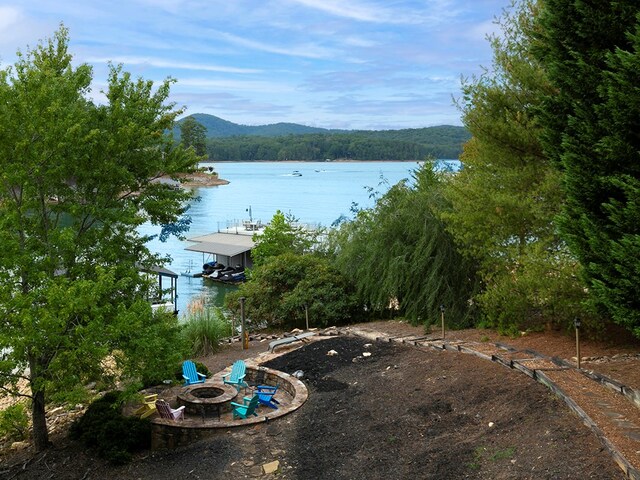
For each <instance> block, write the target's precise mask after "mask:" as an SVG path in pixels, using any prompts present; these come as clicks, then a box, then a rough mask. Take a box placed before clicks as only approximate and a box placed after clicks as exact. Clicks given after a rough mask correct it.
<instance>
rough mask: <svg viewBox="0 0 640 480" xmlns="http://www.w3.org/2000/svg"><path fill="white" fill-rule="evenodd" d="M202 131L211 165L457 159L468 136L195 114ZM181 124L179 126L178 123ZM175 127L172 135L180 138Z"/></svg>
mask: <svg viewBox="0 0 640 480" xmlns="http://www.w3.org/2000/svg"><path fill="white" fill-rule="evenodd" d="M188 119H195V120H196V121H197V122H198V123H199V124H201V125H202V126H203V127H204V128H205V129H206V136H207V153H208V156H209V159H210V160H215V161H256V160H263V161H266V160H272V161H273V160H309V161H312V160H326V159H330V160H337V159H349V160H422V159H424V158H425V157H426V156H428V155H431V156H434V157H436V158H458V156H459V155H460V153H461V152H462V145H463V144H464V143H465V142H466V141H467V140H469V138H470V134H469V132H468V131H467V129H466V128H464V127H457V126H451V125H442V126H437V127H427V128H411V129H403V130H328V129H324V128H315V127H307V126H305V125H299V124H296V123H275V124H270V125H258V126H247V125H238V124H236V123H233V122H229V121H227V120H223V119H221V118H218V117H216V116H213V115H207V114H202V113H196V114H193V115H191V116H189V117H186V118H184V119H182V120H181V122H184V121H187V120H188ZM179 125H181V123H180V122H179ZM179 133H180V130H179V127H178V129H177V130H176V132H175V136H176V137H179Z"/></svg>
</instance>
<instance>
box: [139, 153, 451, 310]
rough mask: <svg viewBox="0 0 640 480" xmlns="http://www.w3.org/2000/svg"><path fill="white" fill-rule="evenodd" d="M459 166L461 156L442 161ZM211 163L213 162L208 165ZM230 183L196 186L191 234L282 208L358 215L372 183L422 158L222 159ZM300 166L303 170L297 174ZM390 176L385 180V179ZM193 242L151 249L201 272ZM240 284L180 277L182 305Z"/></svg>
mask: <svg viewBox="0 0 640 480" xmlns="http://www.w3.org/2000/svg"><path fill="white" fill-rule="evenodd" d="M439 162H440V165H441V166H443V165H453V166H454V168H456V167H457V165H458V164H457V161H439ZM205 165H210V164H205ZM212 165H213V166H214V168H215V170H216V171H217V172H218V174H219V176H220V178H222V179H225V180H228V181H229V182H230V183H229V184H228V185H221V186H218V187H207V188H198V189H195V193H196V195H197V196H198V197H199V198H200V200H199V201H193V202H191V208H190V210H189V214H190V216H191V219H192V223H191V228H190V230H189V232H187V234H186V237H187V238H190V237H195V236H197V235H204V234H206V233H211V232H215V231H217V230H218V229H223V228H226V226H227V225H228V224H230V223H233V222H239V221H241V220H243V219H249V211H248V210H249V208H251V216H252V218H253V220H254V221H255V220H261V221H262V223H268V222H269V221H270V220H271V218H272V217H273V215H274V214H275V213H276V211H277V210H281V211H282V212H284V213H291V214H292V215H294V216H295V217H296V218H297V219H298V220H299V221H300V222H302V223H309V224H320V225H322V226H330V225H331V224H332V223H333V222H334V221H335V220H337V219H338V218H340V216H342V215H344V216H346V217H349V218H352V214H351V211H350V208H351V206H352V204H353V203H356V204H358V206H359V207H362V208H366V207H371V206H373V204H374V200H373V198H370V192H369V190H368V189H367V187H371V188H373V189H374V190H375V191H377V192H379V193H380V194H382V193H385V192H386V191H387V190H388V189H389V187H390V186H391V185H394V184H396V183H397V182H399V181H400V180H402V179H405V178H406V179H409V178H410V177H411V170H414V169H415V168H416V167H417V166H418V165H417V163H416V162H344V163H343V162H260V163H247V162H220V163H215V164H212ZM294 171H298V172H299V173H300V174H301V175H300V176H296V175H294V174H293V172H294ZM383 179H384V182H385V183H384V184H381V181H382V180H383ZM141 232H142V233H144V234H157V233H159V228H157V227H152V226H150V225H146V226H143V227H142V228H141ZM191 244H192V243H191V242H188V241H181V240H178V239H176V238H170V239H169V240H168V241H167V242H164V243H162V242H160V241H158V240H152V241H151V242H150V244H149V246H150V248H151V249H152V250H153V251H155V252H157V253H161V254H167V255H169V256H171V262H170V263H169V264H167V265H166V266H167V268H169V269H170V270H173V271H174V272H176V273H182V272H187V271H192V272H199V271H200V270H201V267H202V263H203V261H202V259H203V258H202V254H200V253H196V252H189V251H186V250H185V247H187V246H188V245H191ZM233 288H236V287H233V286H225V285H219V284H213V285H210V282H206V283H205V281H204V280H203V279H202V278H190V277H186V276H180V278H179V279H178V309H179V311H180V312H185V311H186V306H187V305H188V303H189V301H190V300H191V299H192V298H194V297H196V296H200V295H202V296H205V298H206V302H207V303H208V304H212V305H221V304H222V301H223V298H224V294H225V293H226V292H228V291H229V290H230V289H233Z"/></svg>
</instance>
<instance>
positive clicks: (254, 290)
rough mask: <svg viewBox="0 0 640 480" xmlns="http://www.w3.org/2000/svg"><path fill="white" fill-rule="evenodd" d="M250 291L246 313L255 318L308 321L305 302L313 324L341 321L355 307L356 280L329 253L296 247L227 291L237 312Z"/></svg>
mask: <svg viewBox="0 0 640 480" xmlns="http://www.w3.org/2000/svg"><path fill="white" fill-rule="evenodd" d="M240 297H245V298H246V301H245V307H246V312H247V316H248V317H249V318H250V319H251V320H252V321H253V322H254V323H256V324H262V323H264V322H266V323H267V324H268V325H269V326H270V327H276V328H284V329H290V328H294V327H302V328H304V326H305V306H306V307H307V309H308V311H309V323H310V326H312V327H325V326H327V325H336V324H341V323H345V322H346V321H348V320H350V319H351V318H352V317H353V315H355V313H356V311H357V310H356V308H357V305H356V296H355V292H354V289H353V286H352V285H351V284H350V282H349V281H348V280H347V279H346V278H345V277H344V276H343V275H341V274H340V272H339V271H338V270H337V269H335V268H334V267H333V266H332V265H331V264H329V263H328V262H327V261H326V259H324V258H321V257H318V256H315V255H298V254H295V253H293V252H287V253H282V254H279V255H275V256H270V257H268V258H266V259H265V261H264V262H263V263H261V264H260V265H259V266H256V268H255V269H253V270H252V271H251V275H250V278H249V281H247V282H245V283H244V284H242V285H241V286H240V288H239V289H238V290H237V291H235V292H232V293H230V294H227V296H226V297H225V302H226V304H227V306H228V307H229V308H230V309H231V310H232V311H234V312H236V313H237V310H238V305H239V301H238V299H239V298H240Z"/></svg>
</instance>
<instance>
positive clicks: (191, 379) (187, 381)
mask: <svg viewBox="0 0 640 480" xmlns="http://www.w3.org/2000/svg"><path fill="white" fill-rule="evenodd" d="M182 378H184V385H185V387H186V386H187V385H193V384H195V383H204V381H205V379H206V378H207V376H206V375H203V374H202V373H200V372H198V371H197V370H196V364H195V363H193V362H192V361H191V360H185V361H184V363H183V364H182Z"/></svg>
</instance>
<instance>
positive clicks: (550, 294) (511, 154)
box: [443, 0, 580, 331]
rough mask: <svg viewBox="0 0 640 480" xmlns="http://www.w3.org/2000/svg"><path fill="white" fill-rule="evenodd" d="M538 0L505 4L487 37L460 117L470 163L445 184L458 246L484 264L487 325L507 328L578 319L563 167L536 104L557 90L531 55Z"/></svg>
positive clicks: (464, 158) (450, 225)
mask: <svg viewBox="0 0 640 480" xmlns="http://www.w3.org/2000/svg"><path fill="white" fill-rule="evenodd" d="M537 12H538V4H537V2H536V1H532V0H524V1H522V2H520V3H519V4H515V5H514V8H512V9H511V10H507V11H505V14H504V16H503V17H502V18H501V19H500V23H499V25H500V27H501V30H502V34H501V35H496V36H493V37H492V38H490V41H491V45H492V48H493V52H494V57H493V65H492V68H491V69H487V70H486V71H485V73H484V74H483V75H481V76H479V77H477V78H473V79H472V80H471V81H469V82H466V83H465V84H464V85H463V98H462V102H461V108H462V111H463V121H464V123H465V126H466V127H467V129H468V130H469V131H470V132H471V134H472V139H471V140H470V141H469V142H468V143H467V144H466V145H465V147H464V152H463V155H462V156H461V160H462V163H463V169H462V170H461V171H460V172H459V173H457V174H456V175H454V176H452V177H451V178H450V181H449V182H448V185H447V187H446V189H445V192H446V196H447V198H448V199H449V200H450V201H451V203H452V207H451V209H450V210H449V211H446V212H444V213H443V218H444V219H445V221H446V222H447V226H448V230H449V231H450V232H451V233H452V234H453V235H454V237H455V238H456V240H457V241H458V244H459V246H460V248H462V250H463V251H464V252H465V253H466V254H467V255H468V256H470V257H471V258H474V259H476V260H477V261H478V262H479V263H480V266H481V271H482V278H483V281H484V285H483V292H482V294H481V295H480V296H479V297H478V299H479V300H480V302H481V305H482V307H483V312H484V315H485V318H486V320H487V321H488V323H489V325H491V326H495V327H498V328H499V329H502V330H505V331H517V330H522V329H527V328H541V327H542V326H543V325H544V323H547V322H563V321H564V322H565V324H566V323H567V322H568V321H570V320H572V317H573V314H574V313H575V311H574V310H573V305H575V304H579V300H577V299H579V297H580V288H579V287H580V286H579V285H578V284H577V283H576V282H575V281H572V278H573V276H574V275H575V273H576V269H577V265H576V262H575V260H574V259H572V258H571V256H570V255H569V254H568V252H567V250H566V248H565V245H564V242H562V241H561V240H560V238H559V237H558V236H557V234H556V227H555V225H554V216H555V215H556V214H557V212H558V209H559V206H560V205H561V202H562V191H561V188H560V182H559V174H558V172H557V171H556V170H555V169H554V168H553V167H552V165H550V162H549V161H548V160H547V157H546V156H545V155H544V153H543V151H542V146H541V144H540V141H539V138H538V136H539V134H540V128H539V127H538V125H537V123H538V120H537V106H538V104H539V101H540V100H539V99H540V97H541V95H542V94H543V93H545V92H550V86H549V84H548V81H547V79H546V76H545V73H544V70H543V69H542V67H541V66H540V64H539V63H538V62H536V61H535V59H534V58H533V57H532V55H531V53H530V43H531V32H532V27H533V24H532V21H533V19H534V18H535V17H536V15H537Z"/></svg>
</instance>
